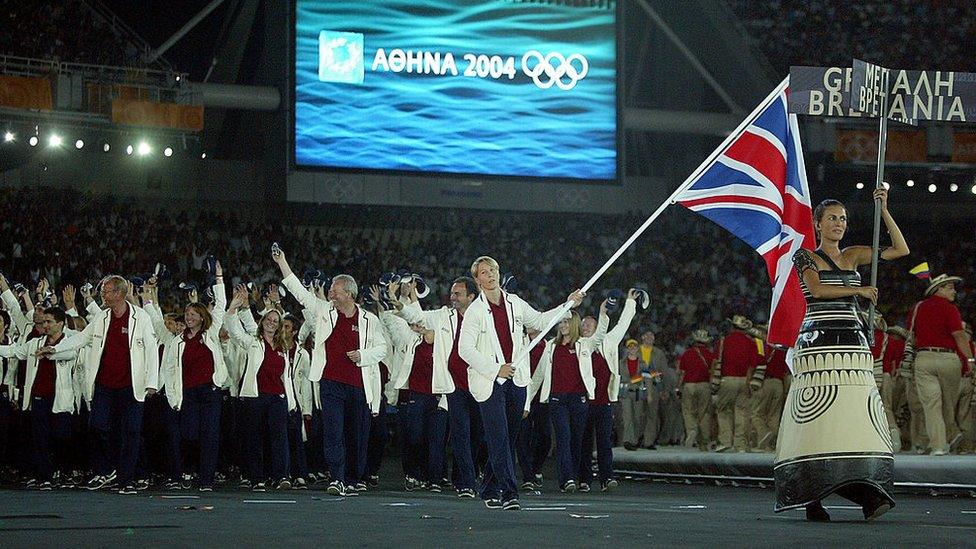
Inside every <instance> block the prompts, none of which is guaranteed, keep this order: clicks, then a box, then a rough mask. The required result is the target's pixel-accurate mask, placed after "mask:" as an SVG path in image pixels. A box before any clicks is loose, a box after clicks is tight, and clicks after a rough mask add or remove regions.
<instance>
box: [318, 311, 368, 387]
mask: <svg viewBox="0 0 976 549" xmlns="http://www.w3.org/2000/svg"><path fill="white" fill-rule="evenodd" d="M336 315H338V316H337V317H336V323H335V327H334V328H333V329H332V334H331V335H330V336H329V339H326V340H325V371H324V372H323V373H322V379H328V380H329V381H336V382H339V383H344V384H346V385H352V386H353V387H359V388H362V386H363V373H362V371H361V370H360V369H359V366H357V365H356V363H355V362H353V361H352V359H351V358H349V356H348V355H346V353H348V352H349V351H357V350H359V309H358V308H357V309H356V312H355V313H354V314H353V315H352V316H351V317H347V316H346V315H344V314H342V313H340V312H338V311H336Z"/></svg>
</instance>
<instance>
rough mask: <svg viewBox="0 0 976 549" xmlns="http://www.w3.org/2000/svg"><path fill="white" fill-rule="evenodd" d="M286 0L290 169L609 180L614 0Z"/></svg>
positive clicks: (613, 143)
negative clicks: (291, 78) (290, 22)
mask: <svg viewBox="0 0 976 549" xmlns="http://www.w3.org/2000/svg"><path fill="white" fill-rule="evenodd" d="M594 4H597V5H596V6H587V7H581V6H566V5H561V3H560V2H552V3H548V2H534V1H525V0H489V1H475V0H457V1H453V2H449V1H442V0H416V1H404V0H380V1H348V0H341V1H340V0H298V3H297V7H296V27H297V28H296V33H295V36H296V45H295V52H296V56H295V163H296V164H297V165H299V166H310V167H334V168H355V169H378V170H398V171H408V172H440V173H453V174H484V175H503V176H525V177H552V178H572V179H594V180H612V179H614V178H615V177H616V166H617V116H616V105H617V101H616V38H615V10H614V8H613V7H612V6H613V4H615V2H599V3H594Z"/></svg>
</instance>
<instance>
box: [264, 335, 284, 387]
mask: <svg viewBox="0 0 976 549" xmlns="http://www.w3.org/2000/svg"><path fill="white" fill-rule="evenodd" d="M262 342H263V343H264V360H262V361H261V367H260V368H258V393H259V394H262V395H283V394H285V383H284V382H283V381H282V376H284V375H285V352H284V351H276V350H275V349H274V347H272V346H271V345H268V342H267V341H262Z"/></svg>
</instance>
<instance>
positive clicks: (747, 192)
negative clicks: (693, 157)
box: [674, 77, 816, 347]
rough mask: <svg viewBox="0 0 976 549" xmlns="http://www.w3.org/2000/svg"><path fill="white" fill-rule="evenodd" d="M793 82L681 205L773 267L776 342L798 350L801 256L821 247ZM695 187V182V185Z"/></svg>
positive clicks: (696, 179) (729, 142)
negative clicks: (796, 259) (797, 256)
mask: <svg viewBox="0 0 976 549" xmlns="http://www.w3.org/2000/svg"><path fill="white" fill-rule="evenodd" d="M788 94H789V77H787V78H786V79H785V80H783V82H782V83H781V84H780V85H779V86H778V87H777V88H776V89H775V90H773V92H772V93H771V94H770V95H769V96H768V97H767V98H766V99H765V100H764V101H763V103H761V104H760V105H759V106H758V107H757V108H756V110H755V111H753V113H752V114H751V115H750V116H749V118H747V119H746V120H744V121H743V122H742V124H740V125H739V127H738V128H737V129H736V131H734V132H733V133H732V134H731V135H730V136H729V137H728V138H727V139H726V140H725V142H723V143H722V145H721V146H720V147H719V148H718V149H716V150H715V152H713V153H712V154H711V155H710V156H709V158H708V159H707V160H706V161H705V162H704V163H703V164H702V165H701V166H699V167H698V169H697V170H695V172H694V173H692V175H691V177H690V178H689V180H688V182H686V183H685V184H686V185H688V186H687V187H686V188H685V190H684V191H683V192H681V193H680V194H678V195H677V196H676V197H675V198H674V200H675V201H676V202H678V203H679V204H681V205H682V206H685V207H686V208H688V209H690V210H692V211H694V212H698V213H699V214H701V215H703V216H705V217H707V218H708V219H710V220H712V221H714V222H715V223H717V224H718V225H720V226H721V227H723V228H724V229H726V230H727V231H729V232H730V233H732V234H733V235H735V236H736V237H738V238H739V239H741V240H743V241H745V242H746V243H747V244H749V246H751V247H752V249H754V250H756V253H758V254H759V255H761V256H762V258H763V259H764V260H765V262H766V269H767V271H768V273H769V282H770V284H771V285H772V288H773V292H772V293H773V296H772V303H771V305H770V313H769V335H768V339H769V342H770V343H773V344H778V345H785V346H787V347H792V346H793V345H794V344H795V343H796V338H797V334H798V333H799V331H800V324H801V323H802V321H803V315H804V314H806V301H805V300H804V298H803V292H802V291H801V290H800V281H799V277H797V275H796V270H795V269H794V268H793V254H794V253H796V251H797V250H799V249H800V248H805V249H808V250H812V249H813V248H815V247H816V239H815V237H814V231H813V212H812V210H811V207H810V189H809V188H808V186H807V176H806V168H805V167H804V164H803V150H802V148H801V147H800V132H799V130H798V128H797V122H796V115H795V114H788V111H787V96H788ZM689 182H690V184H689Z"/></svg>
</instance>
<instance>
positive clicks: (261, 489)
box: [251, 482, 268, 492]
mask: <svg viewBox="0 0 976 549" xmlns="http://www.w3.org/2000/svg"><path fill="white" fill-rule="evenodd" d="M251 491H252V492H267V491H268V485H267V484H265V483H263V482H259V483H257V484H255V485H254V487H253V488H251Z"/></svg>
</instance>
